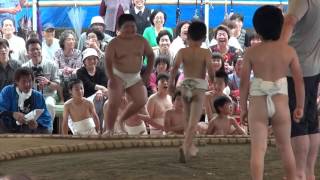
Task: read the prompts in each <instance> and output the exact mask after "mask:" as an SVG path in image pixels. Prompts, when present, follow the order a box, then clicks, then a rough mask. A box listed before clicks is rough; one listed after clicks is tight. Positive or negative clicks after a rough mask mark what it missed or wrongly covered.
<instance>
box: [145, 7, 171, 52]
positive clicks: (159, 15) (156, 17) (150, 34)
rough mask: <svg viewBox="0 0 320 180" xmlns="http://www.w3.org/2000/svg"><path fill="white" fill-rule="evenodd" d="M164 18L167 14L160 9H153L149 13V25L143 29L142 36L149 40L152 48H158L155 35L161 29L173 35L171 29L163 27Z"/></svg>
mask: <svg viewBox="0 0 320 180" xmlns="http://www.w3.org/2000/svg"><path fill="white" fill-rule="evenodd" d="M166 20H167V15H166V13H164V12H163V11H161V10H154V11H153V12H152V13H151V15H150V22H151V26H149V27H147V28H146V29H145V30H144V32H143V37H144V38H145V39H146V40H147V41H148V42H149V44H150V46H151V47H152V48H153V49H155V48H159V47H158V44H157V36H158V34H159V33H160V31H161V30H167V31H168V32H169V33H170V34H171V37H172V36H173V32H172V30H171V29H170V28H167V27H164V24H165V22H166Z"/></svg>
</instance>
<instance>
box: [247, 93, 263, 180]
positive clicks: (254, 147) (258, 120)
mask: <svg viewBox="0 0 320 180" xmlns="http://www.w3.org/2000/svg"><path fill="white" fill-rule="evenodd" d="M265 98H266V97H265V96H253V97H251V99H250V106H249V114H248V120H249V128H250V135H251V157H250V171H251V178H252V179H254V180H262V179H263V169H264V156H265V153H266V150H267V138H268V118H267V109H266V108H267V105H266V99H265Z"/></svg>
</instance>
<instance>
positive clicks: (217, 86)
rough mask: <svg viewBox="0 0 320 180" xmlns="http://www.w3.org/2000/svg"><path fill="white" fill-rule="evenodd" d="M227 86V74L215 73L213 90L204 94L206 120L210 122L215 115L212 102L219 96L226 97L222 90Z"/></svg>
mask: <svg viewBox="0 0 320 180" xmlns="http://www.w3.org/2000/svg"><path fill="white" fill-rule="evenodd" d="M227 84H228V75H227V73H225V72H224V71H218V72H216V74H215V78H214V81H213V89H212V90H211V91H208V92H206V94H205V100H204V107H205V111H206V114H207V118H208V120H211V119H212V118H214V117H215V115H216V109H215V108H214V106H213V102H214V100H215V99H216V98H217V97H219V96H228V95H227V94H226V93H224V89H225V88H226V87H227Z"/></svg>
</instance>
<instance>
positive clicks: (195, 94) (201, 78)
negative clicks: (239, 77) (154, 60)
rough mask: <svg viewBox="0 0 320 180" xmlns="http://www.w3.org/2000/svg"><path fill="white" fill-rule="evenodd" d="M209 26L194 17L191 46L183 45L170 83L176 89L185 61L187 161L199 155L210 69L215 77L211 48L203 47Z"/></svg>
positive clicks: (183, 154) (184, 148)
mask: <svg viewBox="0 0 320 180" xmlns="http://www.w3.org/2000/svg"><path fill="white" fill-rule="evenodd" d="M206 32H207V27H206V25H205V24H204V23H203V22H199V21H194V22H192V23H191V24H190V26H189V29H188V45H189V46H188V47H186V48H182V49H180V50H179V52H178V53H177V55H176V59H175V63H174V65H173V68H172V70H171V74H170V80H169V86H170V92H174V90H175V79H174V77H176V75H177V72H178V69H179V68H180V65H181V64H182V65H183V72H184V77H185V78H184V80H183V82H182V83H181V92H182V97H183V103H184V116H185V118H186V128H185V137H184V141H183V144H182V146H181V147H180V149H179V153H180V158H179V160H180V162H182V163H185V162H186V160H187V159H188V157H190V156H196V155H197V153H198V149H197V148H196V146H195V145H194V143H193V142H192V138H193V136H194V134H195V131H196V127H197V123H198V121H199V119H200V116H201V114H202V105H203V101H204V98H205V92H206V90H207V89H208V82H207V80H206V71H208V73H209V78H210V80H212V79H213V77H214V71H213V68H212V60H211V52H210V50H209V49H203V48H201V47H200V46H201V44H202V42H203V41H204V40H205V38H206Z"/></svg>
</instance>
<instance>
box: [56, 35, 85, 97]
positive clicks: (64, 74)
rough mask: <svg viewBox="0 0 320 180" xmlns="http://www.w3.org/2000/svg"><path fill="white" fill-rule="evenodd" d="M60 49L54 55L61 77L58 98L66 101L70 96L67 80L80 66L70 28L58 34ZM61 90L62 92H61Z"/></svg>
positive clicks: (78, 53)
mask: <svg viewBox="0 0 320 180" xmlns="http://www.w3.org/2000/svg"><path fill="white" fill-rule="evenodd" d="M59 45H60V49H59V50H58V51H56V53H55V55H54V61H55V62H56V63H57V64H58V68H59V77H60V79H61V84H62V91H61V89H60V90H59V95H60V98H62V101H66V100H68V99H69V98H70V95H69V91H68V88H67V87H68V80H69V79H70V78H71V76H72V75H73V74H76V72H77V70H78V69H79V68H80V67H81V66H82V61H81V52H80V51H79V50H78V49H75V46H76V35H75V34H74V32H73V31H71V30H65V31H63V32H62V34H61V35H60V39H59ZM61 92H62V93H61Z"/></svg>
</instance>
